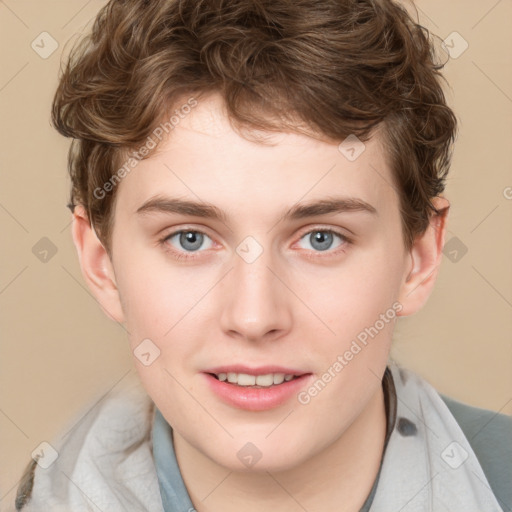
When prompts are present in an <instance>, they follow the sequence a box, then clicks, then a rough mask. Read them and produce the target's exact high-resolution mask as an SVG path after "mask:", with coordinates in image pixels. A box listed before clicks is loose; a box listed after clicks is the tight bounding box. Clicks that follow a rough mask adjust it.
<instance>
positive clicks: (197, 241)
mask: <svg viewBox="0 0 512 512" xmlns="http://www.w3.org/2000/svg"><path fill="white" fill-rule="evenodd" d="M180 244H181V246H182V247H183V248H184V249H186V250H188V251H196V250H197V249H199V248H200V247H201V245H202V244H203V235H202V234H201V233H196V232H194V231H185V232H183V233H181V235H180ZM187 244H188V245H187Z"/></svg>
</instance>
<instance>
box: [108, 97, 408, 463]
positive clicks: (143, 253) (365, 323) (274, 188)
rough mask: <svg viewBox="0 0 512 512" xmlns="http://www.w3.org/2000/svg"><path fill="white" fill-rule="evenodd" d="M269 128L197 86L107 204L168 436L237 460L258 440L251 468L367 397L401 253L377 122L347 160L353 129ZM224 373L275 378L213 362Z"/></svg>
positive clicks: (291, 457)
mask: <svg viewBox="0 0 512 512" xmlns="http://www.w3.org/2000/svg"><path fill="white" fill-rule="evenodd" d="M270 141H271V142H272V143H273V144H274V145H262V144H258V143H256V142H251V141H248V140H246V139H244V138H242V137H241V136H240V135H238V134H237V133H236V132H235V131H233V130H232V128H231V127H230V124H229V122H228V120H227V118H226V117H225V115H224V114H223V110H222V103H221V102H220V100H219V99H218V97H216V96H213V97H211V98H210V99H208V100H207V99H203V100H201V101H199V104H198V106H197V107H196V108H195V109H193V110H192V112H191V113H190V114H189V115H188V116H187V117H186V118H184V119H182V120H181V122H180V124H179V125H178V126H177V127H176V128H175V129H174V131H172V133H171V136H170V138H169V139H168V140H167V141H166V142H165V143H163V144H162V145H161V147H160V150H159V152H158V154H155V155H154V156H153V157H151V158H150V159H148V160H145V161H142V162H141V163H139V164H138V165H137V167H136V168H135V169H134V170H133V171H132V172H131V173H130V174H129V175H128V176H127V177H126V178H124V180H123V181H122V183H121V184H120V185H119V187H118V190H117V194H118V197H117V203H116V207H115V217H114V218H115V225H114V230H113V238H112V250H113V257H112V265H113V270H114V272H115V282H116V285H117V288H118V290H119V295H120V303H121V305H122V312H123V320H124V321H125V322H126V327H127V330H128V331H129V333H130V334H129V336H130V342H131V348H132V349H133V350H135V349H137V347H138V346H139V344H141V343H142V342H143V340H151V342H148V341H145V342H144V343H145V345H142V346H141V348H140V349H138V353H139V356H140V353H141V352H142V353H144V354H145V355H142V356H140V359H141V360H142V361H143V362H145V363H146V364H147V365H145V364H143V363H142V362H140V361H139V360H138V359H136V360H135V364H136V367H137V370H138V372H139V374H140V377H141V380H142V382H143V384H144V386H145V388H146V390H147V392H148V393H149V395H150V396H151V398H152V399H153V400H154V402H155V403H156V406H157V407H158V408H159V410H160V411H161V412H162V414H163V415H164V416H165V418H166V419H167V421H168V422H169V424H170V425H171V426H172V427H173V429H174V431H175V435H176V434H178V435H179V436H181V438H182V439H184V440H185V441H186V442H187V443H188V444H189V445H190V446H191V447H193V449H194V450H197V451H198V452H200V453H202V454H204V455H206V456H208V457H209V458H210V459H212V460H213V461H215V462H217V463H219V464H221V465H223V466H225V467H228V468H232V469H235V470H240V469H244V467H245V466H244V460H245V459H243V457H244V456H247V454H248V455H249V456H251V455H254V456H256V457H258V454H261V459H260V460H259V461H258V462H257V463H256V464H255V465H254V466H253V467H254V469H255V470H257V469H267V470H270V469H272V470H279V469H286V468H290V467H293V466H296V465H298V464H300V463H301V462H303V461H305V460H307V459H308V458H310V457H312V456H314V455H315V454H318V453H320V452H321V451H322V450H323V449H325V448H326V447H328V446H330V445H331V444H332V443H334V442H335V441H336V440H337V439H338V438H340V436H341V435H342V434H343V433H344V432H345V431H346V430H347V429H348V428H349V426H350V425H351V424H353V422H354V421H355V420H356V419H357V418H358V417H360V416H361V415H363V414H364V413H365V411H366V410H368V408H372V407H373V408H375V407H376V405H375V404H376V400H377V398H376V397H378V396H379V397H381V395H379V393H380V389H381V380H380V379H381V376H382V374H383V372H384V369H385V366H386V363H387V359H388V353H389V350H390V343H391V337H392V332H393V328H394V322H395V318H396V316H397V313H398V312H399V311H400V309H401V307H402V306H401V304H402V302H406V300H407V299H406V291H407V292H408V291H409V290H406V286H407V285H406V283H407V278H408V275H409V274H410V272H411V271H412V269H413V264H412V259H411V254H410V253H409V252H407V251H405V249H404V244H403V239H402V232H401V221H400V213H399V202H398V196H397V193H396V191H395V189H394V188H393V186H392V185H391V184H392V183H393V182H392V177H391V172H390V169H389V167H388V166H387V164H386V161H385V158H384V153H383V150H382V148H381V146H380V144H379V141H378V139H372V140H371V141H369V142H368V143H366V148H365V150H364V152H362V153H361V154H360V156H359V157H358V158H356V159H355V160H354V161H350V160H353V156H354V155H357V152H358V150H360V149H361V148H360V147H357V146H356V147H355V152H352V151H351V150H350V148H349V149H348V150H346V151H345V154H343V153H342V152H341V151H340V150H339V149H338V146H337V145H336V144H329V143H326V142H319V141H317V140H315V139H313V138H310V137H307V136H303V135H298V134H283V133H281V134H274V135H272V136H271V138H270ZM352 153H353V154H352ZM346 155H347V156H349V157H350V159H349V158H347V156H346ZM178 201H179V202H186V203H187V205H188V206H187V205H185V206H183V205H182V206H183V207H182V208H178V207H177V205H178ZM333 201H334V202H335V201H339V203H338V206H340V208H339V209H336V208H335V207H334V206H333V204H332V203H331V202H333ZM342 201H351V202H352V203H348V204H354V205H355V204H356V203H357V204H360V205H363V206H360V207H357V208H354V209H343V203H342ZM315 204H316V205H322V204H323V205H324V206H326V208H324V209H322V208H321V207H317V208H316V209H315V208H313V209H307V208H305V207H306V206H311V205H315ZM315 210H316V211H315ZM212 212H214V213H216V214H217V216H213V215H212ZM206 214H208V215H206ZM180 232H183V233H180ZM180 235H182V236H180ZM405 311H406V309H404V310H403V311H402V314H404V313H405ZM365 328H366V329H367V330H366V331H365ZM364 333H366V337H365V334H364ZM153 344H154V345H153ZM155 346H156V347H158V349H159V351H160V355H159V356H158V357H156V359H154V361H153V362H151V364H148V363H149V362H150V361H151V360H152V359H153V358H154V357H155V355H156V353H157V352H156V349H155V348H154V347H155ZM142 348H144V350H142ZM148 354H149V355H148ZM336 363H338V364H336ZM228 372H234V373H242V374H249V375H251V374H252V375H259V374H265V375H266V377H262V378H261V379H259V382H260V383H262V384H263V385H264V386H266V385H268V384H269V382H270V381H269V379H272V382H274V379H275V382H276V384H273V385H272V387H264V388H253V387H243V386H239V385H235V384H230V383H227V382H220V381H219V380H217V378H216V377H214V376H212V375H211V373H228ZM282 373H285V374H287V373H292V374H295V375H301V377H300V378H299V379H294V380H292V381H284V383H282V384H279V383H278V382H279V381H280V380H282V378H283V377H282V375H281V376H280V375H279V374H282ZM326 373H327V374H328V376H327V377H326V376H325V375H324V374H326ZM269 374H272V376H271V377H269ZM276 374H277V375H276ZM329 376H330V378H329ZM221 377H222V376H221ZM244 379H247V380H246V382H249V383H250V382H251V379H250V378H248V377H246V376H242V377H241V381H242V383H243V382H244ZM318 380H320V381H322V382H321V383H320V384H318V382H317V381H318ZM315 382H317V384H316V387H315ZM379 400H380V402H379V403H381V402H382V400H381V398H379ZM247 443H252V445H254V446H252V445H247ZM241 449H242V451H241V452H239V451H240V450H241ZM244 450H245V451H244ZM246 452H247V453H246ZM247 460H248V459H247Z"/></svg>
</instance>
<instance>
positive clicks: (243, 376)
mask: <svg viewBox="0 0 512 512" xmlns="http://www.w3.org/2000/svg"><path fill="white" fill-rule="evenodd" d="M209 375H211V376H212V377H214V378H215V379H217V380H219V381H220V382H226V383H228V384H233V385H235V386H240V387H244V388H256V389H259V388H269V387H271V386H278V385H280V384H282V383H283V382H290V381H291V380H295V379H298V378H299V377H301V375H294V374H291V373H278V372H276V373H264V374H260V375H251V374H248V373H236V372H219V373H209ZM302 375H303V374H302Z"/></svg>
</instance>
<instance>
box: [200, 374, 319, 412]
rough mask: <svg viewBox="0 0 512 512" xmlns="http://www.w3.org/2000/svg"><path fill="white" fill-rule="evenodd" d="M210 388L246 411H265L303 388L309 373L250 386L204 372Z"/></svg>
mask: <svg viewBox="0 0 512 512" xmlns="http://www.w3.org/2000/svg"><path fill="white" fill-rule="evenodd" d="M204 375H205V376H206V379H207V381H208V384H209V386H210V388H211V390H212V391H213V392H214V393H215V394H216V395H217V396H218V397H219V398H220V399H221V400H223V401H224V402H226V403H227V404H229V405H232V406H234V407H237V408H238V409H245V410H247V411H266V410H268V409H274V408H275V407H279V406H280V405H283V404H284V403H286V402H287V401H288V400H290V398H291V397H292V396H294V395H297V393H298V392H299V391H300V390H301V388H303V387H304V386H305V384H306V382H307V381H308V380H309V378H310V377H311V374H310V373H308V374H306V375H301V376H300V377H298V378H296V379H293V380H289V381H285V382H283V383H282V384H278V385H274V386H270V387H268V388H264V387H262V388H251V387H243V386H237V385H236V384H230V383H229V382H227V381H220V380H218V379H216V378H215V377H213V376H212V375H210V374H209V373H205V374H204Z"/></svg>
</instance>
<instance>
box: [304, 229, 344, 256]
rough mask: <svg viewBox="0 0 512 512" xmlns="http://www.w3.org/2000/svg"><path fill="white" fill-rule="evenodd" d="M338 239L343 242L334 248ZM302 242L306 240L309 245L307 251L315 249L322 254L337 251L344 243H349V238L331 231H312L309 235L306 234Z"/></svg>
mask: <svg viewBox="0 0 512 512" xmlns="http://www.w3.org/2000/svg"><path fill="white" fill-rule="evenodd" d="M336 238H338V239H339V240H341V241H340V242H338V243H337V245H334V246H333V244H334V243H335V242H336ZM301 240H305V241H306V242H308V243H309V247H305V249H313V250H314V251H320V252H323V251H327V250H329V249H335V248H336V247H339V246H340V245H341V244H342V242H348V239H347V237H345V236H343V235H342V234H340V233H337V232H335V231H332V230H330V229H316V230H314V231H310V232H309V233H306V234H305V235H304V236H303V237H302V238H301Z"/></svg>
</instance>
